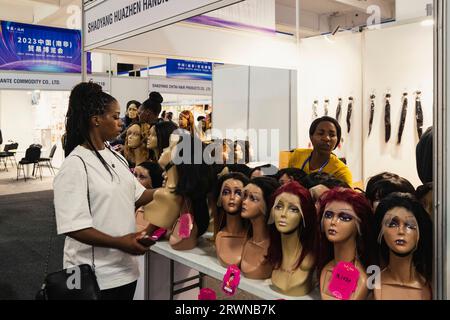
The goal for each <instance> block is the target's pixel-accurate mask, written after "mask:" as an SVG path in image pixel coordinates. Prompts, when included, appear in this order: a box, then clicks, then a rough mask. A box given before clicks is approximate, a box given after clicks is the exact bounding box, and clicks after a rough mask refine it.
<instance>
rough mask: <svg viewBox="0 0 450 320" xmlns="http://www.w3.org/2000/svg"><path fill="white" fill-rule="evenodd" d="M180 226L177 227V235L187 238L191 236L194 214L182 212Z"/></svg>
mask: <svg viewBox="0 0 450 320" xmlns="http://www.w3.org/2000/svg"><path fill="white" fill-rule="evenodd" d="M179 222H180V227H179V229H178V236H179V237H180V238H181V239H187V238H189V237H190V236H191V231H192V228H193V227H194V216H193V215H192V214H190V213H183V214H182V215H181V217H180V221H179Z"/></svg>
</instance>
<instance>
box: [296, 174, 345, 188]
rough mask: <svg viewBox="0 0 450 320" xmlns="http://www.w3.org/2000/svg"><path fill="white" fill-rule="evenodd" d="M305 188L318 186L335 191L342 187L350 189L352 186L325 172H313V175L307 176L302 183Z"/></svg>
mask: <svg viewBox="0 0 450 320" xmlns="http://www.w3.org/2000/svg"><path fill="white" fill-rule="evenodd" d="M300 183H301V184H302V185H303V186H304V187H305V188H307V189H311V188H313V187H315V186H318V185H320V184H321V185H324V186H325V187H327V188H328V189H333V188H335V187H342V188H347V189H349V188H350V186H349V185H348V184H347V183H345V182H344V181H342V180H339V179H338V178H336V177H335V176H333V175H332V174H329V173H325V172H313V173H311V174H308V175H305V176H304V178H303V179H301V182H300Z"/></svg>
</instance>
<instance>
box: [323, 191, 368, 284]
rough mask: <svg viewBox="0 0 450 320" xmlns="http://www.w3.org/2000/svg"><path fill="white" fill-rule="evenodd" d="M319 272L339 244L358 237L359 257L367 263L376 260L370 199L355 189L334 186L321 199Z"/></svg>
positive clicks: (357, 251)
mask: <svg viewBox="0 0 450 320" xmlns="http://www.w3.org/2000/svg"><path fill="white" fill-rule="evenodd" d="M319 217H320V230H321V232H320V243H319V245H320V247H319V248H320V251H319V259H318V263H317V267H318V275H319V276H320V273H321V271H322V269H323V268H324V267H325V266H326V265H327V264H328V263H329V262H330V261H332V260H333V259H334V258H335V257H334V252H335V251H334V248H335V245H337V244H345V243H346V242H347V241H356V253H355V259H356V258H357V259H358V260H359V261H360V262H361V264H362V265H363V266H364V267H366V268H367V267H368V266H369V265H371V264H374V263H375V259H374V256H375V255H374V252H375V238H374V233H373V231H372V229H373V214H372V209H371V206H370V203H369V202H368V201H367V199H366V198H365V197H364V196H363V195H362V194H361V193H358V192H356V191H354V190H352V189H344V188H334V189H331V190H330V191H328V192H326V193H325V194H324V195H323V196H322V197H321V199H320V209H319Z"/></svg>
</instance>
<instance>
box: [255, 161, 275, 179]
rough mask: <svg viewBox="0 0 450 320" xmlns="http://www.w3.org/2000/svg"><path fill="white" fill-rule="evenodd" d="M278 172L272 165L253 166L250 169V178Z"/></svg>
mask: <svg viewBox="0 0 450 320" xmlns="http://www.w3.org/2000/svg"><path fill="white" fill-rule="evenodd" d="M277 172H278V168H277V167H275V166H274V165H271V164H270V163H269V164H265V165H262V166H259V167H255V168H253V169H252V170H251V171H250V178H251V179H252V178H256V177H261V176H275V175H276V174H277Z"/></svg>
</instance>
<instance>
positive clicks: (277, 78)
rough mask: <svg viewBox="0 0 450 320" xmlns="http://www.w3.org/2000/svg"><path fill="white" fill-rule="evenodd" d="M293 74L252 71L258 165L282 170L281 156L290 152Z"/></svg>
mask: <svg viewBox="0 0 450 320" xmlns="http://www.w3.org/2000/svg"><path fill="white" fill-rule="evenodd" d="M290 78H291V75H290V71H289V70H283V69H271V68H262V67H251V68H250V109H249V113H250V116H249V119H250V121H249V129H251V130H255V133H257V137H258V139H257V140H258V145H257V146H256V145H254V146H253V148H254V151H255V156H256V159H255V160H256V161H258V162H271V163H272V164H274V165H276V166H278V158H279V152H280V151H281V150H288V149H289V147H290V146H289V123H290V121H289V110H290V104H291V92H290V80H291V79H290Z"/></svg>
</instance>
